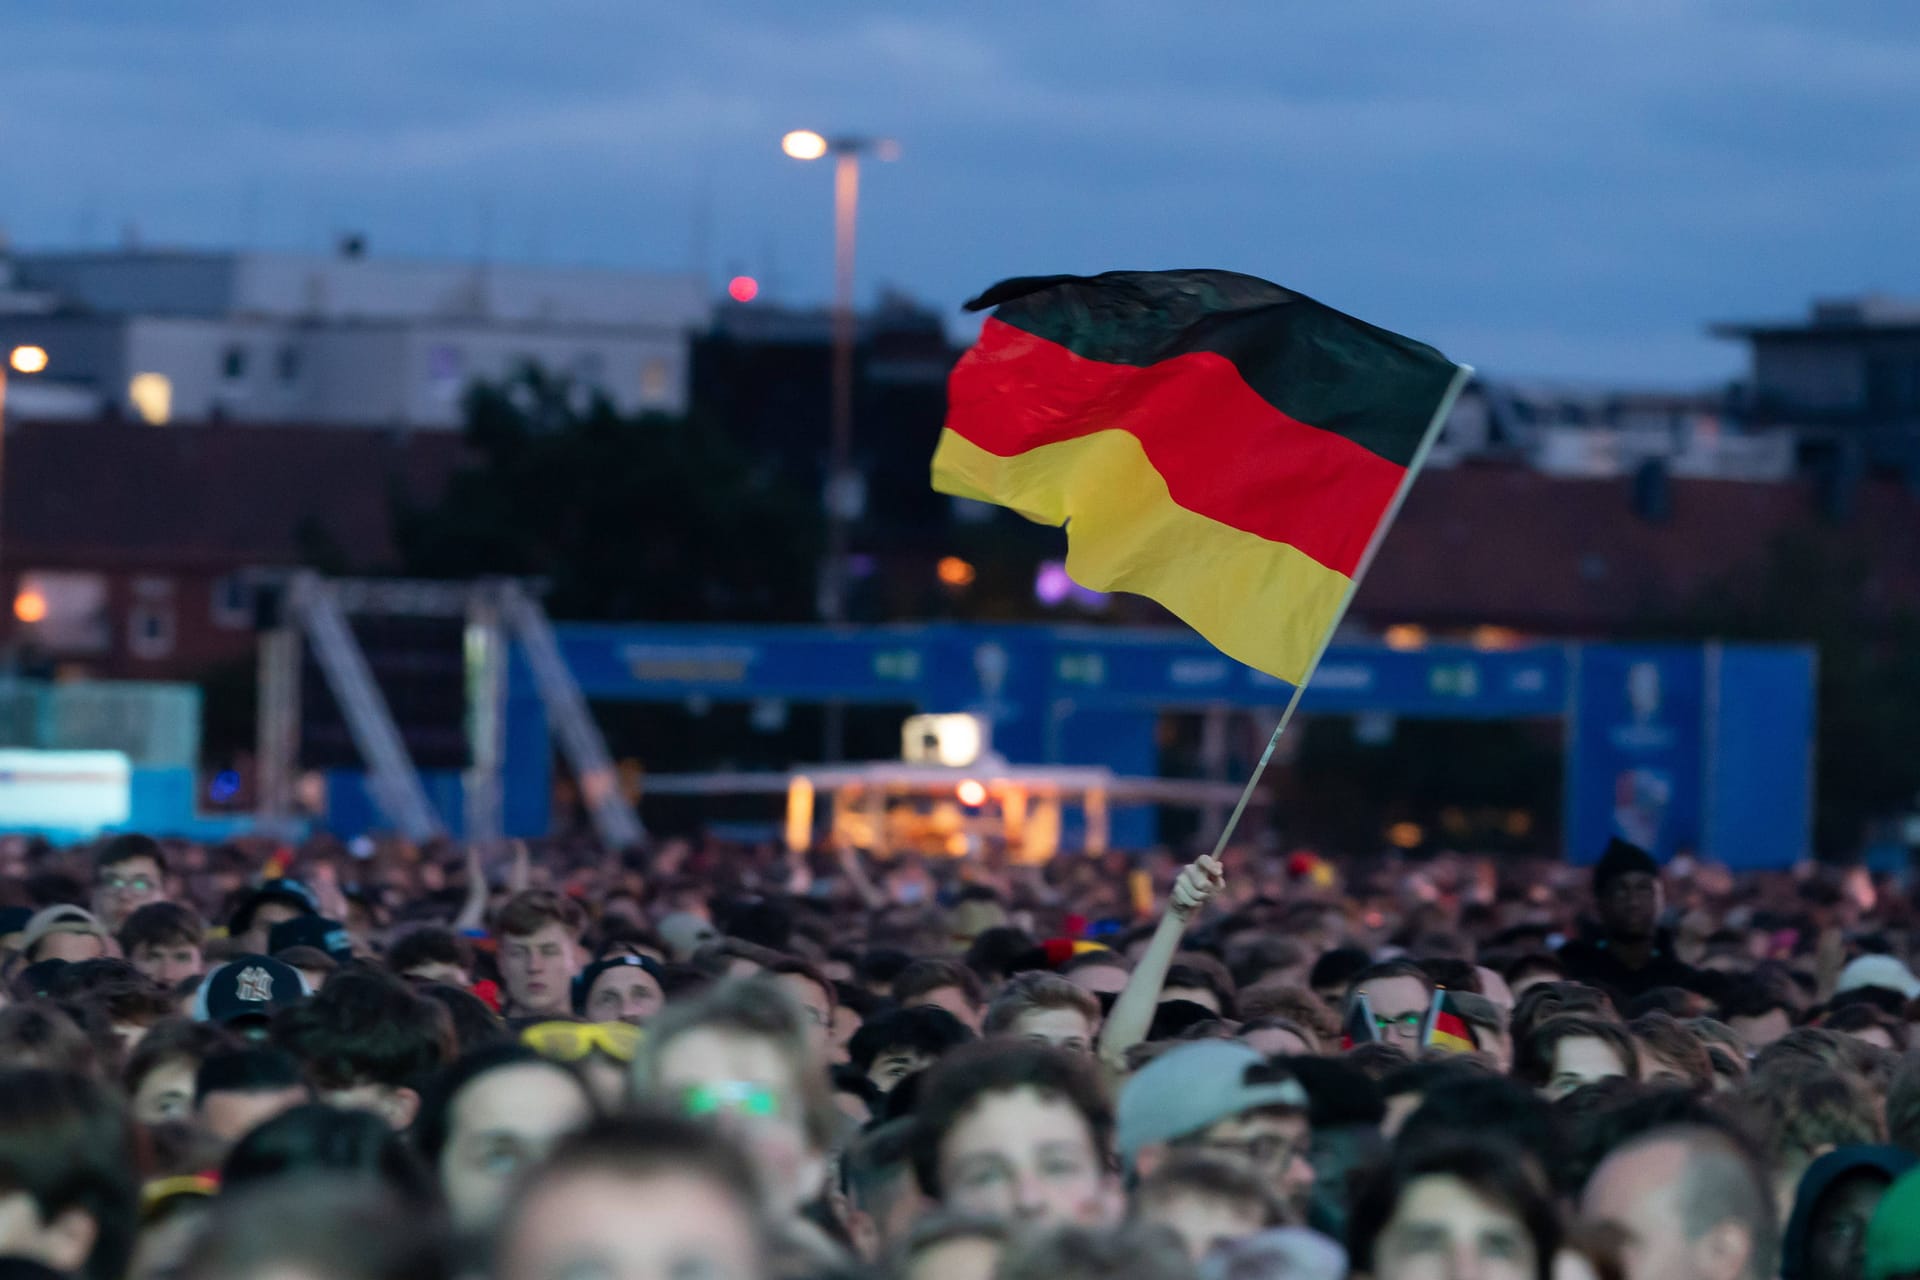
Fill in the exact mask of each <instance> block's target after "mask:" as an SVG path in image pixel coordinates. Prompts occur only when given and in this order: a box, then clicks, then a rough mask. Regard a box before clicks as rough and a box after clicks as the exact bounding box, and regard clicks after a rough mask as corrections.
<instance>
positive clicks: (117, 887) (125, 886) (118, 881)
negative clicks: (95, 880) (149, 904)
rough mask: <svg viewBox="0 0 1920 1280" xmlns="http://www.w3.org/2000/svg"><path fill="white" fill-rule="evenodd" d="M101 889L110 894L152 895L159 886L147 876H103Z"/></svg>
mask: <svg viewBox="0 0 1920 1280" xmlns="http://www.w3.org/2000/svg"><path fill="white" fill-rule="evenodd" d="M100 887H101V888H102V889H105V890H107V891H108V892H110V893H152V892H153V891H154V889H156V888H158V887H159V886H157V885H155V884H154V882H153V880H152V879H150V878H149V877H147V876H102V877H101V878H100Z"/></svg>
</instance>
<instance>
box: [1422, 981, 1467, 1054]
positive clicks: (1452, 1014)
mask: <svg viewBox="0 0 1920 1280" xmlns="http://www.w3.org/2000/svg"><path fill="white" fill-rule="evenodd" d="M1420 1047H1421V1048H1423V1049H1439V1050H1440V1051H1442V1052H1443V1053H1472V1052H1474V1051H1475V1050H1477V1049H1478V1048H1479V1047H1480V1041H1479V1040H1478V1039H1476V1038H1475V1036H1474V1034H1473V1026H1472V1024H1471V1023H1469V1022H1468V1021H1467V1020H1466V1019H1465V1018H1464V1017H1462V1016H1461V1014H1460V1008H1459V1006H1458V1005H1456V1004H1455V1003H1454V1000H1453V993H1452V992H1450V991H1448V990H1447V989H1446V988H1445V987H1435V988H1434V989H1433V1003H1432V1004H1431V1005H1429V1006H1428V1007H1427V1017H1426V1021H1425V1022H1424V1023H1423V1024H1422V1025H1421V1027H1420Z"/></svg>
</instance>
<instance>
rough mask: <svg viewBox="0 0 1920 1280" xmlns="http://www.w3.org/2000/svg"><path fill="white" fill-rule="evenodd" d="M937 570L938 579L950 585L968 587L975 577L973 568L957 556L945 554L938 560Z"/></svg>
mask: <svg viewBox="0 0 1920 1280" xmlns="http://www.w3.org/2000/svg"><path fill="white" fill-rule="evenodd" d="M937 572H938V573H939V575H940V581H942V582H944V583H946V584H947V585H948V586H950V587H970V586H972V585H973V579H974V577H975V573H974V568H973V566H972V565H970V564H968V563H967V562H966V561H965V560H962V559H961V558H960V557H959V556H947V557H945V558H944V559H942V560H941V561H940V565H939V568H938V569H937Z"/></svg>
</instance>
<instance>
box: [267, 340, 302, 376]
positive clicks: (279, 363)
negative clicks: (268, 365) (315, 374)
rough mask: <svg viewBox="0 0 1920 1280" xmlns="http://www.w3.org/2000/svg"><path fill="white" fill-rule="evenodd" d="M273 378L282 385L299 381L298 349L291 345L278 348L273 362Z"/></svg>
mask: <svg viewBox="0 0 1920 1280" xmlns="http://www.w3.org/2000/svg"><path fill="white" fill-rule="evenodd" d="M273 372H274V376H275V377H277V378H279V379H280V381H281V383H282V384H289V385H290V384H292V383H295V382H298V381H299V380H300V348H298V347H296V346H292V345H288V346H284V347H282V348H280V353H279V354H278V355H276V356H275V357H274V360H273Z"/></svg>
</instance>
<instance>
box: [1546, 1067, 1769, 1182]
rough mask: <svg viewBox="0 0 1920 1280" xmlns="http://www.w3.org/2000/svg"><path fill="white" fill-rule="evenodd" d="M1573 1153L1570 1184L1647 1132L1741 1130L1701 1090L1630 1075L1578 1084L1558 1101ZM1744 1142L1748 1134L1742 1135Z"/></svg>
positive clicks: (1568, 1173) (1568, 1169)
mask: <svg viewBox="0 0 1920 1280" xmlns="http://www.w3.org/2000/svg"><path fill="white" fill-rule="evenodd" d="M1554 1111H1555V1113H1556V1114H1557V1115H1558V1116H1559V1118H1560V1121H1561V1123H1562V1124H1563V1125H1564V1126H1565V1128H1566V1132H1567V1139H1568V1143H1569V1147H1570V1152H1571V1154H1570V1155H1569V1157H1568V1159H1567V1162H1566V1165H1565V1177H1564V1178H1563V1179H1562V1182H1563V1184H1564V1185H1568V1186H1573V1187H1578V1186H1582V1185H1584V1184H1585V1183H1586V1180H1587V1179H1588V1178H1589V1177H1591V1176H1592V1174H1593V1171H1594V1170H1595V1169H1597V1168H1599V1167H1600V1163H1601V1161H1603V1160H1605V1159H1606V1158H1607V1157H1608V1156H1610V1155H1612V1154H1613V1153H1614V1152H1615V1151H1617V1150H1619V1149H1620V1148H1621V1147H1622V1146H1625V1145H1626V1144H1627V1143H1629V1142H1631V1141H1633V1140H1634V1139H1636V1138H1639V1137H1641V1136H1643V1135H1645V1134H1649V1133H1653V1132H1656V1131H1657V1130H1661V1129H1671V1128H1674V1127H1676V1126H1684V1127H1688V1128H1708V1129H1723V1130H1726V1131H1727V1132H1729V1133H1733V1132H1735V1130H1734V1127H1733V1124H1732V1122H1731V1121H1730V1120H1729V1119H1728V1118H1727V1117H1726V1116H1725V1115H1723V1114H1722V1113H1721V1112H1720V1111H1718V1110H1716V1109H1715V1108H1714V1105H1713V1103H1712V1102H1711V1101H1710V1100H1709V1099H1707V1098H1705V1097H1703V1096H1702V1095H1701V1094H1700V1093H1699V1092H1698V1091H1697V1090H1694V1089H1691V1088H1687V1087H1684V1086H1682V1087H1674V1086H1666V1087H1662V1088H1655V1087H1652V1086H1649V1085H1644V1084H1640V1083H1638V1082H1637V1081H1632V1080H1627V1079H1624V1078H1620V1079H1614V1080H1602V1081H1600V1082H1598V1083H1597V1084H1590V1085H1587V1086H1585V1087H1584V1088H1580V1089H1576V1090H1575V1091H1574V1092H1572V1093H1570V1094H1568V1095H1567V1096H1566V1097H1564V1098H1562V1099H1560V1100H1559V1101H1558V1102H1556V1103H1555V1104H1554ZM1740 1140H1741V1141H1742V1142H1745V1141H1746V1139H1745V1138H1744V1136H1743V1137H1741V1138H1740Z"/></svg>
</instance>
